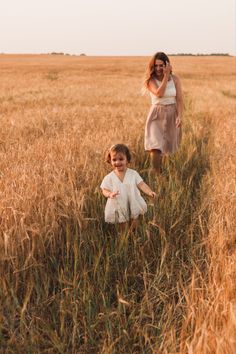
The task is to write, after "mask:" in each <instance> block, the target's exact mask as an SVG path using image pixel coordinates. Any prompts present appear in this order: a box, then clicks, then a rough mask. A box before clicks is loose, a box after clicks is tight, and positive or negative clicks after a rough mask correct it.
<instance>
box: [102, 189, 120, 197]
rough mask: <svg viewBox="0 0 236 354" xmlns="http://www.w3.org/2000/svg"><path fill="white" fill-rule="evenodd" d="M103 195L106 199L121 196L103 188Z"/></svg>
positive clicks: (117, 192) (116, 192)
mask: <svg viewBox="0 0 236 354" xmlns="http://www.w3.org/2000/svg"><path fill="white" fill-rule="evenodd" d="M102 194H103V195H104V197H106V198H111V199H113V198H115V197H116V196H117V195H118V194H119V191H115V192H111V191H109V189H106V188H103V189H102Z"/></svg>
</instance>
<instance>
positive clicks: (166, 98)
mask: <svg viewBox="0 0 236 354" xmlns="http://www.w3.org/2000/svg"><path fill="white" fill-rule="evenodd" d="M155 81H156V83H157V85H158V86H160V85H161V81H159V80H157V79H155ZM150 96H151V103H152V105H156V104H163V105H167V104H175V103H176V88H175V83H174V80H173V78H171V79H170V80H169V81H167V84H166V89H165V92H164V95H163V96H162V97H157V96H156V95H154V94H153V93H152V92H150Z"/></svg>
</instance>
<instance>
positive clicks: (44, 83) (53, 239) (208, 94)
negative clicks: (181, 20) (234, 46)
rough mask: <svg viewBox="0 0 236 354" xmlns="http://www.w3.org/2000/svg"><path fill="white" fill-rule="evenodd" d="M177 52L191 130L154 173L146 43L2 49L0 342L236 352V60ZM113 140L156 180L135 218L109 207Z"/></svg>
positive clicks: (22, 349)
mask: <svg viewBox="0 0 236 354" xmlns="http://www.w3.org/2000/svg"><path fill="white" fill-rule="evenodd" d="M170 59H171V61H172V65H173V71H174V72H175V73H176V74H177V75H178V76H179V77H180V79H181V81H182V87H183V93H184V105H185V111H184V118H183V120H184V123H183V141H182V145H181V148H180V150H179V151H178V153H177V154H175V155H174V156H170V157H168V158H166V159H165V164H164V169H163V175H162V178H161V179H160V181H159V183H158V184H157V183H156V181H153V180H152V179H151V177H150V176H149V174H148V167H149V159H148V155H147V154H146V153H145V152H144V148H143V135H144V125H145V120H146V116H147V113H148V110H149V105H150V102H149V97H148V96H147V95H141V88H142V82H143V78H144V72H145V69H146V64H147V61H148V58H146V57H86V56H57V55H0V72H1V80H0V119H1V120H0V121H1V129H0V155H1V159H0V193H1V198H0V212H1V214H0V222H1V230H0V235H1V237H0V260H1V268H0V269H1V273H0V284H1V286H0V343H1V344H0V347H1V349H0V350H1V353H7V354H10V353H11V354H13V353H14V354H16V353H19V354H21V353H22V354H25V353H29V354H30V353H32V354H36V353H40V354H41V353H48V354H49V353H61V354H65V353H70V354H77V353H78V354H79V353H87V354H92V353H104V354H110V353H112V354H113V353H117V354H120V353H125V354H129V353H132V354H134V353H137V354H138V353H143V354H150V353H155V354H159V353H181V354H182V353H191V354H193V353H194V354H202V353H204V354H232V353H235V351H236V282H235V279H236V238H235V237H236V236H235V224H236V213H235V211H236V210H235V209H236V203H235V197H236V191H235V180H236V159H235V154H236V141H235V137H236V125H235V113H236V112H235V107H236V106H235V103H236V87H235V66H236V62H235V58H234V57H227V56H226V57H217V56H216V57H211V56H209V57H200V56H199V57H194V56H193V57H187V56H184V57H180V56H175V57H171V58H170ZM117 142H123V143H125V144H127V145H128V146H129V147H130V149H131V152H132V161H131V167H132V168H135V169H136V170H137V171H138V172H139V173H140V174H141V176H142V177H143V178H144V180H145V182H147V183H148V184H149V185H150V186H152V188H154V190H155V191H156V193H157V199H156V200H155V201H154V202H153V201H150V200H148V199H146V200H147V203H148V212H147V214H145V218H144V220H143V221H142V222H141V223H140V225H139V228H138V230H137V233H136V234H132V233H129V232H126V233H125V232H124V233H123V234H120V235H118V234H117V232H116V230H115V229H113V228H111V227H109V225H107V224H105V223H104V219H103V213H104V206H105V202H106V200H105V198H104V197H103V196H102V194H101V191H100V187H99V186H100V183H101V181H102V178H103V177H104V176H105V174H107V173H108V172H109V171H110V168H109V166H108V165H107V164H106V163H105V162H104V153H105V151H106V149H107V148H108V147H109V146H110V145H111V144H114V143H117ZM145 198H146V197H145Z"/></svg>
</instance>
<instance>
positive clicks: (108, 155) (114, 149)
mask: <svg viewBox="0 0 236 354" xmlns="http://www.w3.org/2000/svg"><path fill="white" fill-rule="evenodd" d="M111 152H116V153H119V152H120V153H122V154H124V155H125V156H126V158H127V161H128V162H130V161H131V154H130V151H129V149H128V147H127V146H126V145H124V144H115V145H112V146H111V147H110V148H109V149H108V150H107V152H106V157H105V161H106V162H108V163H111Z"/></svg>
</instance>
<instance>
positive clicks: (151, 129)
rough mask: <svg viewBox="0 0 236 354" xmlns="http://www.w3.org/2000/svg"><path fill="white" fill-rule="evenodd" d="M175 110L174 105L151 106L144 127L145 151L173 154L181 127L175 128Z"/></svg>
mask: <svg viewBox="0 0 236 354" xmlns="http://www.w3.org/2000/svg"><path fill="white" fill-rule="evenodd" d="M176 117H177V110H176V105H175V104H170V105H165V106H164V105H153V106H151V109H150V111H149V114H148V117H147V121H146V126H145V139H144V144H145V150H147V151H149V150H154V149H156V150H160V151H161V152H162V153H164V154H166V153H174V152H176V151H177V149H178V148H179V145H180V142H181V136H182V132H181V127H180V128H177V127H176Z"/></svg>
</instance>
